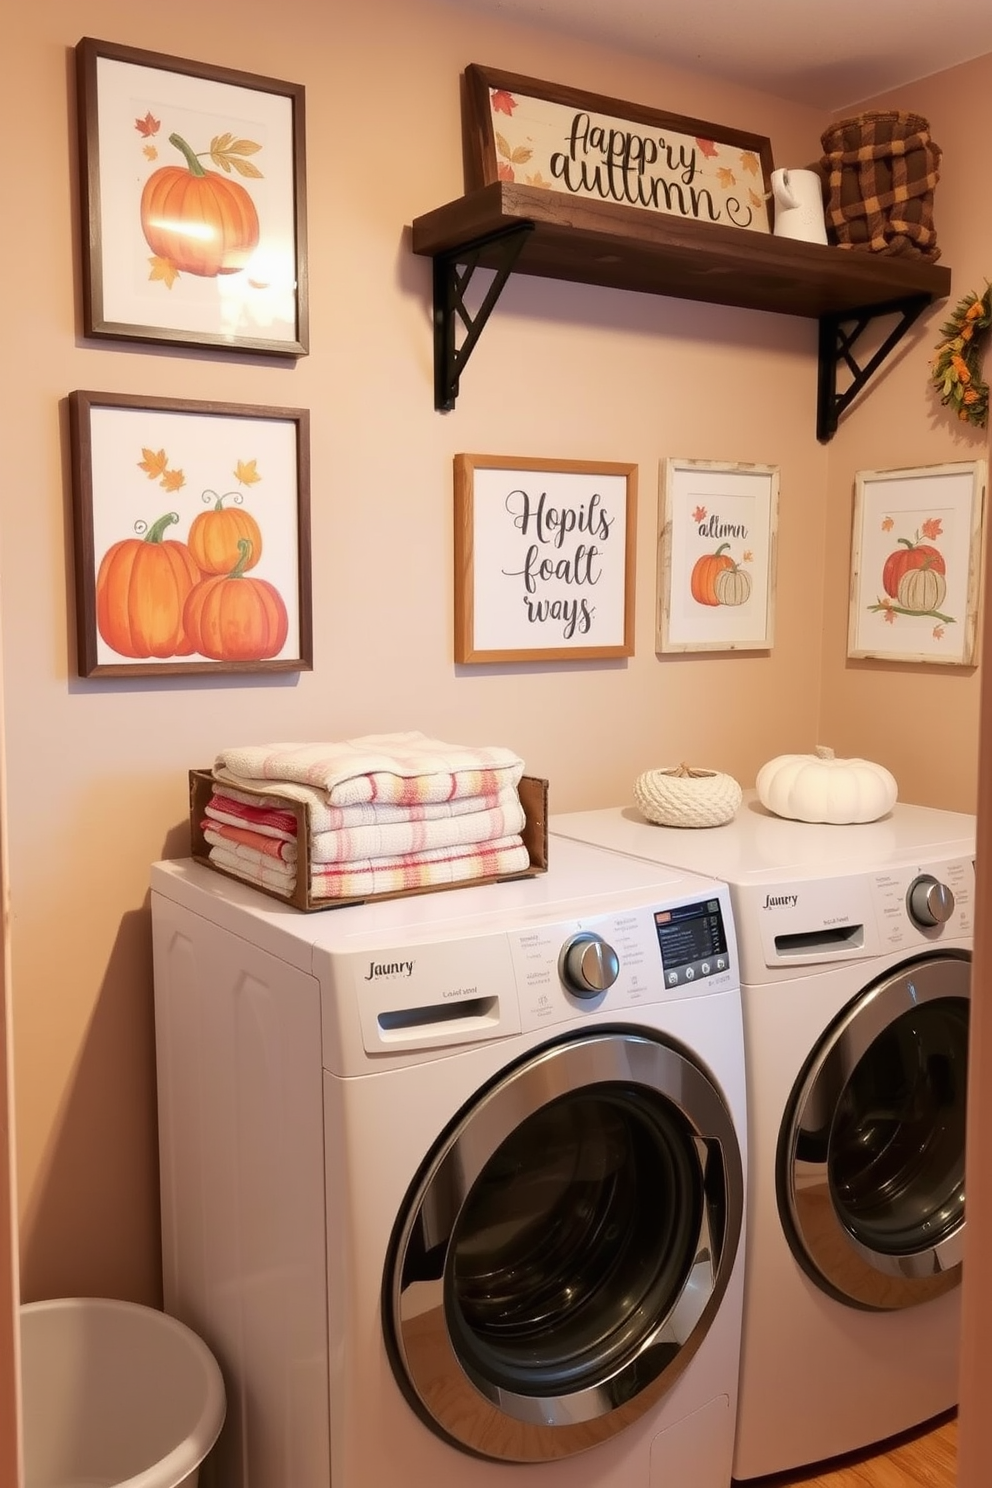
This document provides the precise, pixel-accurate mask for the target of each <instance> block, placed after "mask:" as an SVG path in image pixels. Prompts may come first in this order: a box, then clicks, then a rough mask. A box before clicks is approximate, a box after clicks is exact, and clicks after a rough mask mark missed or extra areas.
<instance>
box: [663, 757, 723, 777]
mask: <svg viewBox="0 0 992 1488" xmlns="http://www.w3.org/2000/svg"><path fill="white" fill-rule="evenodd" d="M661 774H662V775H673V776H676V777H677V778H678V779H679V780H707V779H709V777H710V776H711V775H715V774H716V771H715V770H696V769H694V768H693V767H692V765H687V764H686V763H685V761H684V760H683V761H682V763H681V764H680V765H676V767H675V769H674V770H662V771H661Z"/></svg>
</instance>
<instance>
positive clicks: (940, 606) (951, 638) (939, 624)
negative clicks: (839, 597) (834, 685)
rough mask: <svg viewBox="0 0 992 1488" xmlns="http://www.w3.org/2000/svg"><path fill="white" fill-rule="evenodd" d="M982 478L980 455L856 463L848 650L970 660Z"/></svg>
mask: <svg viewBox="0 0 992 1488" xmlns="http://www.w3.org/2000/svg"><path fill="white" fill-rule="evenodd" d="M987 480H988V468H987V463H986V461H985V460H962V461H956V462H952V463H948V464H943V465H921V466H913V467H907V468H905V469H896V470H859V471H858V473H857V475H856V476H855V482H854V524H853V533H852V540H851V589H850V609H849V618H848V645H847V654H848V656H849V657H851V658H854V659H859V660H876V661H896V662H913V663H916V664H929V665H938V666H973V665H975V663H976V662H977V660H978V610H979V595H980V589H981V577H982V549H983V538H984V512H985V492H986V486H987Z"/></svg>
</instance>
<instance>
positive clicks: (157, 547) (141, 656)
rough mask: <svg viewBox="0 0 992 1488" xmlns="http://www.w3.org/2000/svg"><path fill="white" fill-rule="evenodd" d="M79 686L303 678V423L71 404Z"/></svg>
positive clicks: (226, 409) (206, 407) (182, 406)
mask: <svg viewBox="0 0 992 1488" xmlns="http://www.w3.org/2000/svg"><path fill="white" fill-rule="evenodd" d="M69 413H70V429H71V439H72V481H73V490H72V495H73V519H74V554H75V579H76V618H77V625H76V632H77V654H78V667H79V673H80V676H83V677H94V676H110V677H117V676H133V675H143V676H165V675H169V674H175V673H183V674H185V673H191V672H266V671H269V672H271V671H277V672H301V671H309V670H310V667H311V665H312V644H311V586H310V505H309V414H308V412H307V411H306V410H305V409H300V408H265V407H247V406H244V405H242V404H234V403H194V402H184V401H182V400H180V399H178V398H157V399H153V398H141V397H136V396H134V395H131V394H127V393H119V394H114V393H92V392H74V393H71V394H70V395H69Z"/></svg>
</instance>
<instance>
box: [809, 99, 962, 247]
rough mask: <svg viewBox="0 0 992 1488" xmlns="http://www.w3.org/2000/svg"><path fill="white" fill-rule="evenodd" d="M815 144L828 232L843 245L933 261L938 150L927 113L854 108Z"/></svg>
mask: <svg viewBox="0 0 992 1488" xmlns="http://www.w3.org/2000/svg"><path fill="white" fill-rule="evenodd" d="M820 143H821V145H822V146H823V151H824V154H823V158H822V159H821V161H820V170H821V171H822V172H823V173H824V174H825V176H826V178H827V183H828V187H829V200H828V203H827V210H826V220H827V229H828V232H829V234H830V236H831V239H832V240H833V241H834V242H835V243H836V244H837V245H838V246H839V247H841V248H867V249H868V250H869V251H870V252H872V253H889V254H904V255H906V256H907V257H916V258H928V259H930V260H932V261H934V262H936V260H937V259H938V258H939V257H940V249H939V248H938V247H937V233H936V230H935V228H934V224H933V193H934V188H935V187H936V185H937V182H938V180H939V179H940V169H939V167H940V156H941V152H940V148H939V147H938V146H937V145H935V144H934V142H933V140H932V139H931V138H930V125H929V123H928V122H927V120H926V119H924V118H922V117H921V116H920V115H919V114H906V113H899V112H898V111H896V110H890V111H887V112H881V113H869V114H859V115H858V116H857V117H856V118H853V119H842V120H841V121H840V122H839V123H837V124H834V125H831V127H830V128H829V129H828V130H826V131H825V132H824V133H823V134H822V135H821V137H820Z"/></svg>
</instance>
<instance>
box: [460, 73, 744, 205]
mask: <svg viewBox="0 0 992 1488" xmlns="http://www.w3.org/2000/svg"><path fill="white" fill-rule="evenodd" d="M464 122H465V136H466V151H465V155H466V162H467V167H466V171H467V177H468V179H467V182H466V185H467V187H468V189H469V190H470V191H471V190H476V189H479V188H481V187H483V186H491V185H493V184H494V182H496V181H516V182H518V183H519V184H520V185H522V186H540V187H544V188H546V189H547V190H548V191H552V192H561V193H563V194H564V195H565V196H570V197H573V198H574V197H581V198H584V199H586V200H592V201H599V202H606V203H612V204H613V205H616V206H623V207H638V208H643V209H645V210H647V211H650V212H661V213H664V214H665V215H668V216H673V217H680V218H683V219H684V220H686V221H691V222H700V223H720V224H722V225H723V226H724V227H737V228H744V229H747V230H749V231H751V232H763V233H768V232H771V216H770V211H769V200H770V197H771V173H772V151H771V142H770V141H769V140H768V139H767V138H766V137H765V136H764V135H757V134H750V133H748V132H747V131H745V130H741V129H734V128H732V127H730V126H728V125H724V124H711V123H709V122H708V121H706V120H704V119H694V118H689V117H687V116H686V115H683V114H671V113H666V112H664V111H662V110H660V109H655V108H648V107H646V106H645V105H644V104H639V103H626V102H624V101H623V100H622V99H619V98H608V97H604V96H603V95H602V94H599V93H585V92H582V91H580V90H579V89H577V88H570V87H565V86H563V85H562V84H560V83H547V82H543V81H542V80H541V79H539V78H531V77H522V76H520V75H519V74H517V73H509V72H502V71H498V70H496V69H494V68H491V67H480V66H479V64H478V63H475V62H473V63H471V64H470V65H469V66H468V67H467V68H466V69H465V121H464Z"/></svg>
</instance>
